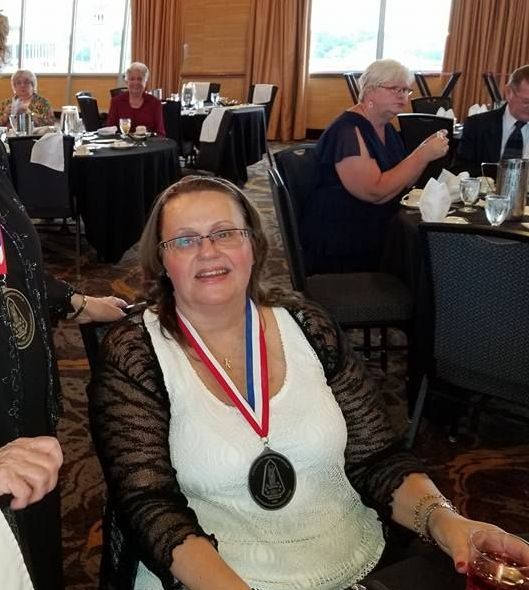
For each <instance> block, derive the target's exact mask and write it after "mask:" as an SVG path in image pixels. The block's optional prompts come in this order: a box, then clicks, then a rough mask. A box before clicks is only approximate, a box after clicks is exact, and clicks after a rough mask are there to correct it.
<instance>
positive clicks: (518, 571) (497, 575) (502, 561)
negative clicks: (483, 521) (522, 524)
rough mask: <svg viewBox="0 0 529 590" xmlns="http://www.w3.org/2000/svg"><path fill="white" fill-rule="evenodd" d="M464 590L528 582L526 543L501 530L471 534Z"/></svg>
mask: <svg viewBox="0 0 529 590" xmlns="http://www.w3.org/2000/svg"><path fill="white" fill-rule="evenodd" d="M469 548H470V559H469V564H468V572H467V589H466V590H493V589H494V588H497V589H498V590H501V589H503V588H518V587H520V588H525V587H527V585H529V543H527V542H526V541H524V540H523V539H521V538H520V537H516V536H515V535H510V534H509V533H505V532H503V531H500V530H493V529H480V530H476V531H474V532H473V533H472V534H471V535H470V541H469Z"/></svg>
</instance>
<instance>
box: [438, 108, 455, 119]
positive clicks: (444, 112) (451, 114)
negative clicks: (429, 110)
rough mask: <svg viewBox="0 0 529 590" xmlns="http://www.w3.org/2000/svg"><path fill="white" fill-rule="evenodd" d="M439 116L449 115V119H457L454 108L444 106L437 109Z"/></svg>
mask: <svg viewBox="0 0 529 590" xmlns="http://www.w3.org/2000/svg"><path fill="white" fill-rule="evenodd" d="M435 114H436V115H437V116H438V117H447V118H448V119H455V118H456V116H455V114H454V111H453V110H452V109H446V110H445V109H444V108H443V107H439V108H438V109H437V113H435Z"/></svg>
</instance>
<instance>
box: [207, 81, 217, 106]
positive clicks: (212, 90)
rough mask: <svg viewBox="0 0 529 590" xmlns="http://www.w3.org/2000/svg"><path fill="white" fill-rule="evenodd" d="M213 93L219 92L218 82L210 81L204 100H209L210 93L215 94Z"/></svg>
mask: <svg viewBox="0 0 529 590" xmlns="http://www.w3.org/2000/svg"><path fill="white" fill-rule="evenodd" d="M215 93H216V94H220V83H219V82H210V83H209V90H208V96H207V98H206V102H211V95H212V94H215Z"/></svg>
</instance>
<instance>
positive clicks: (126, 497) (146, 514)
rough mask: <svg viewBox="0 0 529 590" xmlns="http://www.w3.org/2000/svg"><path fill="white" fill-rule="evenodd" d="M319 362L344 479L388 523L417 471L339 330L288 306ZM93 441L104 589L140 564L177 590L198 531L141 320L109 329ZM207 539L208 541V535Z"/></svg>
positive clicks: (94, 393)
mask: <svg viewBox="0 0 529 590" xmlns="http://www.w3.org/2000/svg"><path fill="white" fill-rule="evenodd" d="M286 307H287V309H288V311H289V312H290V314H291V315H292V317H293V318H294V319H295V321H296V322H297V323H298V325H299V326H300V327H301V329H302V331H303V332H304V334H305V336H306V337H307V339H308V341H309V342H310V344H311V345H312V347H313V348H314V350H315V352H316V353H317V355H318V358H319V360H320V362H321V363H322V366H323V368H324V371H325V375H326V377H327V382H328V384H329V386H330V387H331V389H332V391H333V393H334V395H335V397H336V401H337V402H338V404H339V406H340V408H341V410H342V412H343V415H344V417H345V421H346V424H347V446H346V450H345V472H346V475H347V477H348V479H349V481H350V482H351V485H352V486H353V487H354V488H355V489H356V490H357V491H358V492H359V493H360V494H361V497H362V500H363V501H364V503H365V504H367V505H369V506H371V507H374V508H375V509H376V510H377V511H378V513H379V515H380V517H381V518H382V520H388V519H389V518H390V516H391V506H390V502H391V500H392V493H393V491H394V490H395V489H396V488H397V487H398V486H399V485H400V484H401V482H402V480H403V478H404V477H405V476H406V475H407V474H409V473H412V472H418V471H424V469H423V468H422V466H421V465H420V463H419V462H418V461H417V459H416V458H415V457H414V456H413V455H412V454H410V453H408V452H406V451H404V450H401V448H400V445H399V443H398V441H396V439H395V436H394V433H393V431H392V429H391V427H390V423H389V420H388V417H387V414H386V411H385V408H384V402H383V400H382V398H381V395H380V393H379V392H378V391H377V390H376V389H375V388H374V387H373V384H372V382H371V381H370V379H369V378H368V377H367V375H366V373H365V370H364V367H363V365H362V363H361V362H360V361H359V360H358V358H357V356H356V355H355V354H354V353H352V352H351V351H350V349H349V344H348V340H347V339H346V338H345V337H344V335H343V334H342V332H341V331H340V329H339V328H338V327H337V325H336V323H335V322H334V321H333V320H332V319H331V318H330V317H329V316H328V315H327V314H326V313H325V312H323V311H322V310H321V309H320V308H319V307H316V306H315V305H314V304H311V303H308V302H303V303H301V302H300V303H299V304H296V305H295V306H292V305H290V306H286ZM88 393H89V408H90V424H91V429H92V436H93V438H94V442H95V446H96V450H97V453H98V456H99V458H100V461H101V464H102V467H103V472H104V475H105V479H106V482H107V485H108V496H109V503H108V506H107V511H106V515H105V519H104V520H105V524H104V527H105V528H104V532H105V534H104V547H103V559H102V571H101V586H100V587H101V588H104V589H118V588H119V589H123V590H125V589H127V590H130V589H132V588H133V586H134V578H135V575H136V569H137V564H138V560H141V561H143V563H145V565H146V566H147V567H148V568H149V569H150V570H151V571H153V572H154V573H155V574H156V575H157V576H158V577H159V578H160V579H161V581H162V583H163V586H164V588H165V589H170V588H178V587H179V586H178V584H177V583H175V581H174V580H173V578H172V576H171V573H170V571H169V567H170V565H171V562H172V556H171V552H172V550H173V548H174V547H175V546H176V545H179V544H181V543H182V542H183V541H184V539H185V538H186V536H187V535H189V534H195V535H203V536H207V535H208V533H211V534H214V533H215V531H208V532H207V533H206V531H204V530H203V529H202V528H201V527H200V524H199V522H198V520H197V516H196V514H195V513H194V511H193V510H192V509H191V508H189V506H188V503H187V500H186V498H185V496H184V495H183V494H182V492H181V491H180V488H179V485H178V480H177V474H176V472H175V470H174V469H173V467H172V466H171V461H170V455H169V442H168V440H169V419H170V409H169V399H168V394H167V391H166V388H165V386H164V380H163V376H162V371H161V368H160V365H159V363H158V361H157V359H156V356H155V353H154V350H153V347H152V343H151V341H150V338H149V334H148V332H147V329H146V327H145V325H144V324H143V321H142V318H141V314H136V315H133V316H130V317H128V318H126V319H125V320H124V321H122V322H120V323H118V324H116V325H115V326H113V328H112V329H111V331H110V332H109V334H108V335H107V337H106V339H105V342H104V345H103V350H102V358H101V363H100V369H99V371H98V372H97V374H96V375H95V376H94V378H93V379H92V381H91V383H90V385H89V387H88ZM210 538H211V539H212V540H213V542H214V537H213V536H212V535H211V536H210Z"/></svg>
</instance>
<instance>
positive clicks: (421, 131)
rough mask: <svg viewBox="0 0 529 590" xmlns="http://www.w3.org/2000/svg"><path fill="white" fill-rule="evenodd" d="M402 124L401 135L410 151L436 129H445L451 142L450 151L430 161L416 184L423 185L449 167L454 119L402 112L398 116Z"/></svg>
mask: <svg viewBox="0 0 529 590" xmlns="http://www.w3.org/2000/svg"><path fill="white" fill-rule="evenodd" d="M397 118H398V121H399V126H400V135H401V137H402V141H403V142H404V146H405V147H406V149H407V150H408V152H412V151H413V150H414V149H415V148H416V147H417V146H418V145H420V144H421V143H422V142H423V141H424V140H425V139H426V138H427V137H428V136H430V135H432V134H433V133H435V132H436V131H440V130H441V129H445V130H446V131H447V137H448V141H449V144H450V149H449V150H448V153H447V154H446V155H445V156H444V157H443V158H439V159H438V160H434V161H433V162H430V163H429V164H428V166H427V167H426V169H425V170H424V172H423V173H422V174H421V176H420V178H419V179H418V180H417V182H416V186H418V187H423V186H424V185H425V184H426V183H427V182H428V180H429V179H430V178H432V177H433V178H437V177H438V176H439V174H440V173H441V170H442V169H443V168H449V167H450V165H451V163H452V156H453V144H454V142H453V137H454V120H453V119H450V118H449V117H437V116H436V115H428V114H420V113H402V114H400V115H398V116H397Z"/></svg>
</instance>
